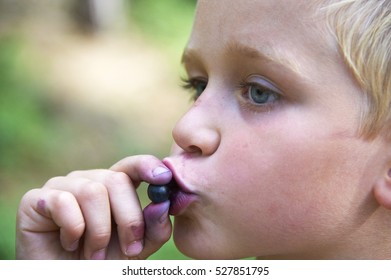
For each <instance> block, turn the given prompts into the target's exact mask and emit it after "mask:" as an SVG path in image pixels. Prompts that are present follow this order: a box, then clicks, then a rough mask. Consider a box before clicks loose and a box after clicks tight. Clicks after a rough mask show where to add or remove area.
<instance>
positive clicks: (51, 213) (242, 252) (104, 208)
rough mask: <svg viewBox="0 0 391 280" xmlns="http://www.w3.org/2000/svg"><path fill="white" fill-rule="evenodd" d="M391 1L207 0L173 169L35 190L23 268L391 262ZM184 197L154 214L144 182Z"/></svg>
mask: <svg viewBox="0 0 391 280" xmlns="http://www.w3.org/2000/svg"><path fill="white" fill-rule="evenodd" d="M390 11H391V3H390V2H389V1H387V0H383V1H381V0H379V1H375V0H365V1H364V0H347V1H344V0H336V1H305V0H298V1H288V0H258V1H253V0H243V1H234V0H229V1H228V0H225V1H210V0H208V1H207V0H202V1H199V3H198V6H197V13H196V17H195V22H194V27H193V32H192V34H191V37H190V40H189V43H188V45H187V48H186V50H185V52H184V55H183V64H184V66H185V69H186V71H187V75H188V79H187V81H186V83H187V85H186V87H189V88H191V90H192V93H193V95H194V100H195V102H194V105H193V106H192V108H190V110H189V111H188V112H187V113H186V114H185V115H184V116H183V117H182V118H181V119H180V120H179V122H178V123H177V125H176V127H175V128H174V131H173V137H174V141H175V144H174V147H173V151H172V154H171V155H170V156H168V157H167V158H165V159H164V160H163V161H160V160H159V159H157V158H155V157H153V156H132V157H128V158H125V159H123V160H121V161H120V162H118V163H116V164H114V165H113V166H112V167H111V168H110V169H109V170H88V171H75V172H72V173H70V174H69V175H67V176H65V177H56V178H53V179H51V180H49V181H48V182H47V183H46V184H45V185H44V186H43V188H41V189H36V190H32V191H30V192H28V193H27V194H26V195H25V196H24V197H23V199H22V201H21V205H20V209H19V213H18V222H17V224H18V229H17V257H18V258H28V259H30V258H33V259H35V258H40V259H113V258H116V259H117V258H118V259H127V258H136V259H145V258H147V257H148V256H150V255H151V254H152V253H153V252H155V251H156V250H158V249H159V248H160V247H161V246H162V244H164V243H165V242H166V241H167V240H168V239H169V237H170V234H171V230H172V227H171V222H170V219H168V215H169V214H171V215H174V216H175V222H174V240H175V243H176V245H177V247H178V248H179V250H180V251H181V252H183V253H184V254H186V255H188V256H190V257H192V258H198V259H235V258H244V257H252V256H256V257H258V258H260V259H303V258H304V259H309V258H311V259H358V258H360V259H384V258H390V257H391V253H390V252H391V240H390V239H391V232H390V231H391V213H390V212H389V209H391V139H390V135H389V133H388V131H389V111H390V110H389V105H390V94H391V82H390V81H391V80H390V72H391V66H390V56H391V54H390V51H389V46H390V44H391V30H390V29H391V27H390V24H391V23H390V22H391V13H390ZM172 178H174V179H175V181H176V185H177V187H178V188H179V189H180V190H179V191H178V193H177V195H176V196H175V198H174V199H171V201H167V202H163V203H158V204H151V205H149V206H147V207H146V208H145V209H144V211H142V209H141V207H140V204H139V202H138V199H137V195H136V192H135V188H136V187H137V186H138V185H139V183H140V182H141V181H146V182H148V183H153V184H167V183H168V182H170V181H171V180H172Z"/></svg>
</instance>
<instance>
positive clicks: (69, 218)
mask: <svg viewBox="0 0 391 280" xmlns="http://www.w3.org/2000/svg"><path fill="white" fill-rule="evenodd" d="M17 224H18V228H19V230H18V232H20V233H23V232H24V233H33V234H35V235H39V234H41V235H42V234H43V233H48V232H55V231H58V230H59V231H60V241H61V245H62V247H63V248H64V249H65V250H67V251H74V250H76V249H77V248H78V244H79V240H80V238H81V237H82V235H83V232H84V229H85V222H84V218H83V215H82V212H81V209H80V207H79V205H78V203H77V201H76V198H75V197H74V196H73V195H72V194H71V193H69V192H63V191H58V190H46V191H45V190H41V189H34V190H31V191H29V192H27V193H26V194H25V195H24V197H23V198H22V200H21V204H20V208H19V213H18V223H17ZM30 235H31V234H30ZM36 243H37V242H36Z"/></svg>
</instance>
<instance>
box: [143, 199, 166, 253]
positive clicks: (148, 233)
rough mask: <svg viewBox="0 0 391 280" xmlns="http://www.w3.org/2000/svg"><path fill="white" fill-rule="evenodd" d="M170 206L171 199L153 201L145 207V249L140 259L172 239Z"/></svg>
mask: <svg viewBox="0 0 391 280" xmlns="http://www.w3.org/2000/svg"><path fill="white" fill-rule="evenodd" d="M169 208H170V202H169V201H165V202H162V203H157V204H155V203H151V204H149V205H148V206H147V207H145V209H144V219H145V238H144V249H143V251H142V252H141V254H140V255H139V258H140V259H146V258H148V257H149V256H150V255H152V254H153V253H155V252H156V251H157V250H159V249H160V248H161V247H162V246H163V245H164V243H166V242H167V241H168V240H169V239H170V237H171V232H172V224H171V220H170V217H169V215H168V211H169Z"/></svg>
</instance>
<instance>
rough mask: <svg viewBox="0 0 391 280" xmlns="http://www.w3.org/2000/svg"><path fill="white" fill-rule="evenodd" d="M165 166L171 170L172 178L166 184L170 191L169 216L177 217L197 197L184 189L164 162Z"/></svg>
mask: <svg viewBox="0 0 391 280" xmlns="http://www.w3.org/2000/svg"><path fill="white" fill-rule="evenodd" d="M164 164H165V165H167V167H168V168H169V169H170V170H171V172H172V174H173V178H172V180H171V182H170V183H169V184H168V187H169V188H170V190H171V194H170V210H169V214H170V215H172V216H179V215H181V214H182V213H183V212H185V210H186V209H187V208H188V207H189V205H190V204H191V203H193V202H194V201H196V200H197V195H196V194H195V193H193V192H191V191H189V189H188V188H187V187H186V184H185V183H184V182H183V181H182V180H181V178H179V177H178V176H177V174H176V172H175V170H174V168H173V167H172V165H171V164H170V163H168V162H164Z"/></svg>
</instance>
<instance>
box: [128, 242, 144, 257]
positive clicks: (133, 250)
mask: <svg viewBox="0 0 391 280" xmlns="http://www.w3.org/2000/svg"><path fill="white" fill-rule="evenodd" d="M142 250H143V242H142V241H141V240H138V241H134V242H132V243H131V244H130V245H129V246H128V247H127V248H126V255H127V256H128V257H133V256H137V255H139V254H140V253H141V251H142Z"/></svg>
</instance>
